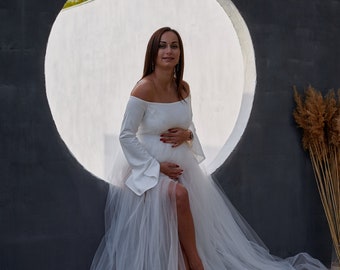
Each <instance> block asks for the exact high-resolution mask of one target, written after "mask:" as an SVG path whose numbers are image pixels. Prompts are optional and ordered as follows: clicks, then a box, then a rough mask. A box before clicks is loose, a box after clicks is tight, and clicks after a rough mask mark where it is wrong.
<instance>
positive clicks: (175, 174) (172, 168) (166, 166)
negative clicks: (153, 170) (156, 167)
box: [160, 162, 183, 180]
mask: <svg viewBox="0 0 340 270" xmlns="http://www.w3.org/2000/svg"><path fill="white" fill-rule="evenodd" d="M160 171H161V173H164V174H165V175H166V176H168V177H169V178H171V179H173V180H178V178H179V177H180V175H182V173H183V170H182V168H181V167H180V166H179V165H177V164H175V163H171V162H161V163H160Z"/></svg>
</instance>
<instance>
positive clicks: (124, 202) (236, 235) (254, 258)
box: [91, 149, 326, 270]
mask: <svg viewBox="0 0 340 270" xmlns="http://www.w3.org/2000/svg"><path fill="white" fill-rule="evenodd" d="M151 151H152V150H151ZM178 151H179V156H175V157H173V158H174V160H178V159H181V166H182V168H184V172H183V175H182V176H181V177H180V180H179V182H180V183H181V184H183V185H184V186H185V187H186V188H187V190H188V193H189V199H190V207H191V211H192V215H193V219H194V224H195V232H196V241H197V249H198V252H199V254H200V257H201V259H202V261H203V264H204V267H205V270H224V269H230V270H245V269H249V270H255V269H256V270H276V269H287V270H288V269H297V270H320V269H326V267H325V266H323V265H322V264H321V262H319V261H318V260H316V259H313V258H312V257H310V256H309V255H308V254H306V253H301V254H298V255H296V256H294V257H291V258H287V259H281V258H277V257H274V256H272V255H271V254H270V253H269V251H268V250H267V249H266V247H265V245H264V244H263V243H262V241H261V240H260V239H259V237H258V236H257V235H256V233H255V232H254V231H253V230H252V229H251V228H250V226H249V225H248V224H247V223H246V222H245V221H244V220H243V218H242V217H241V215H240V214H239V213H238V212H237V210H236V209H235V208H234V207H233V206H232V204H231V203H230V201H229V200H228V198H227V197H226V196H225V194H224V193H223V192H222V191H221V190H220V188H219V187H218V186H217V185H216V184H215V183H214V181H213V180H212V179H211V177H210V176H208V175H206V174H205V173H204V172H203V171H202V170H201V168H200V167H199V165H198V164H197V161H196V160H195V159H194V158H191V157H190V156H186V154H185V153H184V152H183V153H181V150H180V149H179V150H178ZM183 151H185V149H184V150H183ZM166 156H168V155H167V154H166ZM121 161H122V162H118V161H117V160H116V161H115V165H116V166H115V169H114V174H113V176H111V178H113V179H115V184H114V185H110V189H109V192H108V196H107V204H106V209H105V224H106V228H105V235H104V237H103V239H102V241H101V244H100V246H99V247H98V250H97V252H96V254H95V257H94V259H93V262H92V266H91V269H97V270H185V266H184V260H183V255H182V251H181V247H180V242H179V239H178V230H177V213H176V197H175V193H174V190H175V186H176V184H177V183H176V182H174V181H173V180H171V179H169V178H168V177H166V176H165V175H162V174H161V176H160V179H159V182H158V184H157V186H156V187H154V188H152V189H150V190H148V191H147V192H146V193H145V194H143V195H142V196H137V195H135V194H134V193H133V192H132V191H131V190H129V189H128V188H127V187H126V186H125V185H124V180H125V179H126V177H127V176H128V175H129V167H128V166H127V164H126V162H125V161H124V158H123V157H122V159H121ZM169 161H171V160H169ZM117 179H118V180H117Z"/></svg>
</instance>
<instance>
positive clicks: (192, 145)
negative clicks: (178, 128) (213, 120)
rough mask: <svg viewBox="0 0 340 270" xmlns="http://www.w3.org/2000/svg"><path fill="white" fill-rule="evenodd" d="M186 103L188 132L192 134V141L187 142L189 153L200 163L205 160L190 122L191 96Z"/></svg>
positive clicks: (193, 126) (192, 124)
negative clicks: (188, 119) (188, 111)
mask: <svg viewBox="0 0 340 270" xmlns="http://www.w3.org/2000/svg"><path fill="white" fill-rule="evenodd" d="M188 102H189V109H190V118H191V123H190V126H189V130H190V131H191V132H192V134H193V139H192V140H191V141H189V145H190V148H191V152H192V153H193V155H194V156H195V158H196V160H197V162H198V163H201V162H202V161H203V160H205V155H204V152H203V149H202V145H201V142H200V140H199V138H198V136H197V133H196V127H195V124H194V122H193V120H192V118H193V113H192V106H191V96H189V99H188Z"/></svg>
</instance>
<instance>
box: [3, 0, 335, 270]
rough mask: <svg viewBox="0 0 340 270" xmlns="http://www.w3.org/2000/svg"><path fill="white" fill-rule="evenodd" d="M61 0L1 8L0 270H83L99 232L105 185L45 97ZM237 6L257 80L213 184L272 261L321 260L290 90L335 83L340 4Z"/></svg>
mask: <svg viewBox="0 0 340 270" xmlns="http://www.w3.org/2000/svg"><path fill="white" fill-rule="evenodd" d="M113 1H116V0H113ZM63 2H64V0H54V1H46V0H27V1H25V0H2V1H1V2H0V153H1V154H0V155H1V156H0V159H1V162H0V269H11V270H12V269H49V270H50V269H88V267H89V264H90V262H91V259H92V256H93V253H94V251H95V249H96V246H97V244H98V242H99V241H100V238H101V236H102V233H103V229H104V224H103V209H104V204H105V198H106V191H107V185H106V184H105V183H104V182H103V181H101V180H98V179H96V178H95V177H93V176H92V175H91V174H89V173H88V172H86V171H85V170H84V169H83V168H82V167H81V165H79V164H78V163H77V162H76V161H75V159H74V158H73V157H72V155H71V154H70V153H69V152H68V150H67V148H66V146H65V145H64V144H63V142H62V140H61V139H60V137H59V135H58V133H57V130H56V128H55V125H54V122H53V119H52V117H51V113H50V110H49V108H48V104H47V99H46V94H45V85H44V76H43V72H44V55H45V49H46V42H47V38H48V35H49V32H50V29H51V26H52V24H53V21H54V19H55V17H56V16H57V14H58V12H59V10H60V9H61V7H62V5H63ZM234 3H235V4H236V6H237V7H238V8H239V10H240V12H241V14H242V15H243V16H244V18H245V21H246V23H247V24H248V27H249V30H250V33H251V36H252V38H253V42H254V46H255V56H256V65H257V72H258V84H257V87H256V95H255V101H254V108H253V111H252V114H251V119H250V121H249V124H248V127H247V129H246V131H245V134H244V136H243V137H242V139H241V141H240V143H239V144H238V146H237V147H236V149H235V151H234V152H233V153H232V155H231V156H230V158H229V159H228V160H227V161H226V162H225V164H224V165H223V166H222V167H221V168H220V169H219V170H218V171H217V172H216V173H215V174H214V177H215V178H216V179H217V180H218V181H219V182H220V183H221V185H222V186H223V188H224V189H225V190H226V192H227V194H228V195H229V196H230V198H231V200H232V201H233V202H234V204H235V205H236V206H237V207H238V208H239V209H240V212H241V213H242V214H243V215H244V216H245V217H246V218H247V220H248V221H249V223H250V224H251V225H252V226H253V227H254V228H255V230H256V231H257V232H258V233H259V235H260V236H261V237H262V238H263V240H264V241H265V242H266V243H267V245H268V246H269V247H270V248H271V250H272V251H273V252H274V253H275V254H277V255H280V256H287V255H290V254H294V253H296V252H297V251H302V250H307V251H308V252H310V253H311V254H312V255H314V256H316V257H318V258H321V259H322V260H324V261H325V262H327V261H328V260H329V256H330V248H331V243H330V238H329V233H328V227H327V224H326V221H325V217H324V214H323V210H322V207H321V204H320V200H319V197H318V193H317V190H316V187H315V183H314V178H313V173H312V169H311V166H310V162H309V159H308V155H307V154H306V153H304V152H303V151H302V149H301V145H300V133H299V131H297V130H296V128H295V124H294V122H293V119H292V117H291V112H292V110H293V107H294V103H293V99H292V90H291V86H292V85H293V84H296V85H298V86H299V87H300V88H301V87H303V86H306V85H307V84H308V83H311V84H313V85H314V86H316V87H319V88H322V89H327V88H331V87H338V86H339V85H340V82H339V80H340V79H339V78H338V77H337V73H338V72H339V56H338V55H337V48H339V45H340V44H339V37H338V36H337V29H338V28H339V26H340V22H339V19H338V17H337V15H336V14H340V1H332V0H299V1H296V0H275V1H273V0H266V1H264V0H262V1H261V0H248V1H247V0H235V1H234ZM226 222H227V221H226Z"/></svg>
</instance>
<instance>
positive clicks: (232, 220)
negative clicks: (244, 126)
mask: <svg viewBox="0 0 340 270" xmlns="http://www.w3.org/2000/svg"><path fill="white" fill-rule="evenodd" d="M183 69H184V51H183V44H182V40H181V37H180V35H179V34H178V32H177V31H175V30H173V29H171V28H168V27H164V28H161V29H159V30H157V31H156V32H155V33H154V34H153V35H152V37H151V38H150V41H149V43H148V46H147V51H146V56H145V64H144V73H143V77H142V79H141V80H140V81H139V82H138V83H137V85H136V86H135V87H134V89H133V90H132V92H131V96H130V99H129V101H128V104H127V107H126V111H125V115H124V120H123V123H122V128H121V134H120V142H121V146H122V150H123V153H124V155H125V158H126V160H127V161H128V164H127V165H126V166H124V165H117V166H118V167H120V168H116V169H115V170H114V172H115V176H113V177H112V178H113V180H114V181H116V182H117V181H118V182H119V181H120V184H118V185H116V186H111V187H110V191H109V194H108V199H107V205H106V213H105V215H106V233H105V236H104V238H103V240H102V242H101V244H100V246H99V248H98V250H97V252H96V255H95V258H94V260H93V263H92V267H91V269H100V270H103V269H117V270H130V269H131V270H132V269H133V270H175V269H176V270H178V269H180V270H203V269H205V270H223V269H232V270H238V269H240V270H241V269H242V270H244V269H258V270H266V269H268V270H275V269H300V270H302V269H308V270H313V269H326V268H325V267H324V266H323V265H322V264H321V263H320V262H319V261H317V260H315V259H313V258H311V257H310V256H308V255H307V254H299V255H297V256H295V257H294V258H289V259H286V260H282V259H278V258H274V257H273V256H271V255H270V254H269V252H268V251H267V250H266V248H265V247H264V245H263V244H262V242H261V240H260V239H259V238H258V237H257V236H256V234H255V233H254V232H253V231H252V230H251V228H250V227H249V226H248V225H247V224H246V223H245V222H244V221H243V220H242V218H241V217H240V215H239V214H238V213H237V211H236V210H235V209H234V208H233V206H232V205H231V204H230V202H229V201H228V199H227V198H226V196H225V195H224V194H223V193H222V192H221V191H220V189H219V188H218V187H217V186H216V185H215V184H214V182H213V181H212V179H211V178H210V177H209V176H207V175H205V174H204V173H203V172H202V171H201V169H200V167H199V162H200V161H202V160H203V159H204V154H203V151H202V148H201V146H200V143H199V140H198V138H197V135H196V132H195V127H194V125H193V123H192V111H191V98H190V88H189V85H188V84H187V83H186V82H185V81H183V79H182V78H183ZM117 164H118V163H117Z"/></svg>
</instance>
